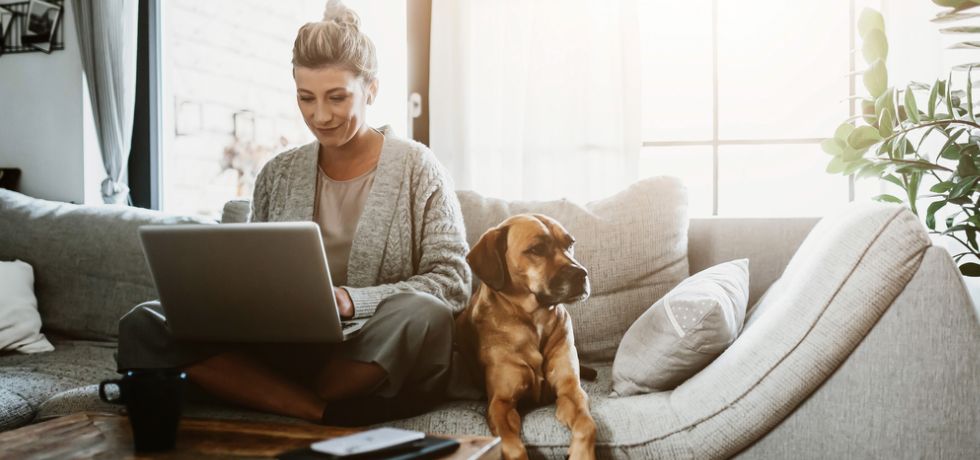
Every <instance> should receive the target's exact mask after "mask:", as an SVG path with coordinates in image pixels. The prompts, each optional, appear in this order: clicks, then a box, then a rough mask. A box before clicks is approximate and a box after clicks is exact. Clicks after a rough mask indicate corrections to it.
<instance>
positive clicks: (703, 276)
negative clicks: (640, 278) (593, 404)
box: [612, 259, 749, 396]
mask: <svg viewBox="0 0 980 460" xmlns="http://www.w3.org/2000/svg"><path fill="white" fill-rule="evenodd" d="M748 300H749V261H748V259H739V260H734V261H731V262H725V263H723V264H719V265H715V266H714V267H710V268H707V269H705V270H703V271H701V272H699V273H696V274H694V275H692V276H691V277H690V278H687V279H685V280H684V281H682V282H681V283H680V284H678V285H677V287H675V288H674V289H672V290H671V291H670V292H668V293H667V295H665V296H664V297H663V298H662V299H660V300H658V301H657V302H656V303H654V304H653V306H651V307H650V308H649V309H648V310H647V311H646V312H644V313H643V314H642V315H641V316H640V317H639V318H638V319H637V320H636V321H635V322H634V323H633V325H632V326H630V328H629V329H628V330H627V331H626V334H625V335H624V336H623V340H622V342H620V344H619V349H618V350H617V351H616V358H615V360H614V361H613V370H612V371H613V393H614V395H618V396H628V395H634V394H639V393H648V392H651V391H667V390H672V389H674V388H675V387H677V385H679V384H681V383H682V382H684V381H685V380H687V379H688V378H690V377H691V376H692V375H694V374H696V373H697V372H698V371H700V370H701V369H703V368H705V367H706V366H707V365H708V364H710V363H711V361H713V360H714V359H715V358H716V357H717V356H718V355H720V354H721V353H722V352H723V351H725V349H726V348H728V346H729V345H731V344H732V342H734V341H735V338H736V337H738V333H739V332H740V331H741V329H742V325H743V323H744V322H745V307H746V304H747V303H748Z"/></svg>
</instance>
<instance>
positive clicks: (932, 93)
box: [926, 80, 939, 118]
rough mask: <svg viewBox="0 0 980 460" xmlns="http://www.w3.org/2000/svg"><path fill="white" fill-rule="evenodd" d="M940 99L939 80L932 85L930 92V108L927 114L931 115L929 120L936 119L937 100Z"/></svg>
mask: <svg viewBox="0 0 980 460" xmlns="http://www.w3.org/2000/svg"><path fill="white" fill-rule="evenodd" d="M937 97H939V80H936V83H935V84H933V85H932V89H931V90H929V107H928V108H927V109H926V113H927V114H929V118H935V117H936V98H937Z"/></svg>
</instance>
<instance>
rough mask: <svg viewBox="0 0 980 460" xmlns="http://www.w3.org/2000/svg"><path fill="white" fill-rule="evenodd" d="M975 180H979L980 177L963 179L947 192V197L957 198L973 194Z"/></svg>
mask: <svg viewBox="0 0 980 460" xmlns="http://www.w3.org/2000/svg"><path fill="white" fill-rule="evenodd" d="M977 179H980V177H978V176H969V177H964V178H963V179H962V180H961V181H960V182H959V183H958V184H956V186H955V187H953V190H951V191H950V192H949V197H950V198H959V197H961V196H970V195H973V192H974V190H973V188H974V186H976V184H977Z"/></svg>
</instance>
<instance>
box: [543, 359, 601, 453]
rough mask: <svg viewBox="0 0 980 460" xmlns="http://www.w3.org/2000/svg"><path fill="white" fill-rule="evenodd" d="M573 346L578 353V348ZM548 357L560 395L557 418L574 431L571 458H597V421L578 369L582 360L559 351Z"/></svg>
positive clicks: (551, 381)
mask: <svg viewBox="0 0 980 460" xmlns="http://www.w3.org/2000/svg"><path fill="white" fill-rule="evenodd" d="M570 348H571V353H572V354H574V352H575V350H574V348H573V347H570ZM565 350H567V349H565ZM548 358H549V359H548V362H547V364H546V373H545V375H547V377H548V383H549V384H550V385H551V387H552V388H554V391H555V394H556V395H557V397H558V398H557V400H556V401H555V405H556V409H555V417H556V418H557V419H558V421H560V422H561V423H563V424H564V425H565V426H567V427H568V429H569V430H571V432H572V442H571V445H569V447H568V457H569V458H570V459H572V460H578V459H594V458H595V420H593V419H592V414H591V413H590V412H589V397H588V395H586V394H585V390H583V389H582V386H581V383H580V382H579V378H578V374H577V373H576V372H575V371H576V370H578V369H577V366H578V362H577V361H578V359H575V360H574V361H573V360H571V359H570V358H571V356H569V355H568V353H567V352H566V351H556V352H555V353H553V355H552V356H549V357H548Z"/></svg>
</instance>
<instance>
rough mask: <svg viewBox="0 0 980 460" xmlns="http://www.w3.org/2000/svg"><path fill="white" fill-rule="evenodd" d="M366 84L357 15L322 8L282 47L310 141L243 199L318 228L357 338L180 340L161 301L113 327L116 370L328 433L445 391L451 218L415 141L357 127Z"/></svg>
mask: <svg viewBox="0 0 980 460" xmlns="http://www.w3.org/2000/svg"><path fill="white" fill-rule="evenodd" d="M376 75H377V59H376V57H375V49H374V45H373V44H372V42H371V40H370V39H369V38H368V37H367V36H365V35H364V34H363V33H361V32H360V30H359V19H358V17H357V15H356V14H355V13H354V12H353V11H351V10H349V9H347V8H346V7H345V6H343V5H342V4H341V3H340V2H339V1H334V0H331V1H330V2H329V3H328V5H327V9H326V12H325V13H324V20H323V21H320V22H315V23H309V24H306V25H304V26H303V27H301V28H300V30H299V32H298V34H297V37H296V41H295V44H294V47H293V76H294V79H295V81H296V91H297V96H296V97H297V103H298V105H299V109H300V111H301V112H302V114H303V118H304V120H305V121H306V124H307V126H308V127H309V129H310V131H312V132H313V134H314V136H315V137H316V141H315V142H312V143H310V144H309V145H306V146H303V147H299V148H296V149H293V150H291V151H287V152H284V153H282V154H280V155H278V156H277V157H275V158H274V159H272V160H271V161H269V163H268V164H267V165H266V166H265V167H264V168H263V169H262V171H261V172H260V173H259V176H258V178H257V180H256V185H255V193H254V195H253V200H252V215H251V220H252V221H254V222H264V221H302V220H312V221H315V222H317V223H319V225H320V228H321V232H322V234H323V240H324V246H325V248H326V251H327V260H328V261H329V268H330V274H331V277H332V279H333V281H334V282H335V284H336V286H335V287H334V296H335V297H336V299H337V304H338V306H339V308H340V313H341V316H342V317H343V318H364V317H370V320H369V321H368V322H367V323H366V324H365V326H364V328H363V329H362V331H361V332H360V334H359V335H358V336H357V338H355V339H353V340H350V341H347V342H344V343H343V344H338V345H333V346H327V347H315V346H309V345H273V344H269V345H264V344H263V345H261V346H259V347H248V346H244V345H243V346H234V347H232V346H229V345H227V344H225V345H222V344H206V345H204V344H188V343H181V342H177V341H174V340H173V338H172V337H171V335H170V333H169V330H168V329H167V323H166V320H165V317H164V316H163V309H162V308H161V307H160V304H159V302H156V301H154V302H147V303H144V304H141V305H139V306H137V307H136V308H134V309H133V310H132V311H130V312H129V313H128V314H126V316H124V317H123V318H122V319H121V320H120V324H119V353H118V356H117V363H118V367H119V370H120V372H123V371H125V370H127V369H136V368H172V367H178V368H182V369H184V370H185V371H186V372H187V374H188V377H189V379H190V380H191V381H192V382H194V383H196V384H197V385H198V386H200V387H202V388H203V389H204V390H206V391H207V392H208V393H210V394H212V395H215V396H218V397H219V398H222V399H224V400H227V401H231V402H235V403H239V404H242V405H245V406H248V407H251V408H255V409H259V410H263V411H268V412H274V413H278V414H283V415H289V416H294V417H300V418H304V419H307V420H313V421H326V422H329V423H334V424H338V423H340V424H345V423H347V424H350V423H367V422H372V421H376V420H378V419H381V418H385V417H395V416H405V415H410V414H411V413H414V412H417V411H419V410H422V409H423V408H424V406H425V405H426V404H427V403H431V402H433V401H435V400H437V399H438V398H439V397H440V396H441V395H442V394H444V391H445V385H446V384H447V380H448V376H449V363H450V355H451V349H452V313H453V312H454V311H459V310H462V308H463V307H464V306H465V302H466V300H467V298H468V295H469V292H470V289H469V287H470V278H471V275H470V271H469V268H468V266H467V264H466V260H465V256H466V251H467V246H466V239H465V233H464V229H463V221H462V214H461V212H460V209H459V203H458V201H457V200H456V196H455V194H454V192H453V189H452V185H451V181H450V180H449V178H448V177H447V175H446V173H445V172H444V170H443V169H442V167H441V166H440V165H439V163H438V161H437V160H436V159H435V157H434V156H433V155H432V153H431V152H430V151H429V150H428V149H427V148H426V147H425V146H423V145H421V144H418V143H415V142H412V141H407V140H403V139H399V138H397V137H395V136H394V134H392V133H391V132H390V131H389V130H387V129H385V128H382V129H380V130H378V129H374V128H371V127H369V126H368V125H367V123H366V118H365V113H366V109H367V106H368V105H371V104H372V103H373V101H374V99H375V97H376V95H377V92H378V80H377V77H376ZM263 358H264V359H263ZM396 397H397V400H396V401H399V402H400V403H399V404H389V403H390V401H391V398H396ZM352 401H353V402H352ZM372 402H373V404H371V403H372ZM346 408H353V409H356V411H354V412H356V413H359V414H362V415H365V416H366V417H361V418H351V417H353V416H354V415H355V414H354V413H352V411H348V410H346Z"/></svg>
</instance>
